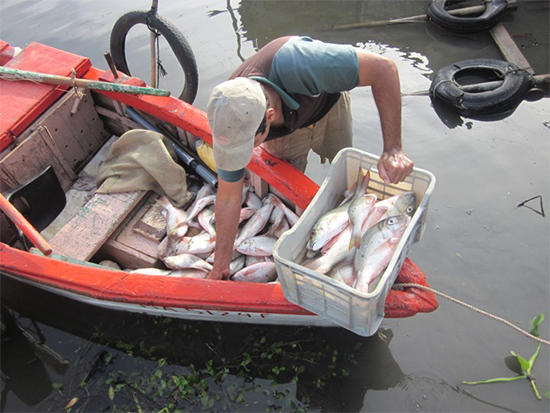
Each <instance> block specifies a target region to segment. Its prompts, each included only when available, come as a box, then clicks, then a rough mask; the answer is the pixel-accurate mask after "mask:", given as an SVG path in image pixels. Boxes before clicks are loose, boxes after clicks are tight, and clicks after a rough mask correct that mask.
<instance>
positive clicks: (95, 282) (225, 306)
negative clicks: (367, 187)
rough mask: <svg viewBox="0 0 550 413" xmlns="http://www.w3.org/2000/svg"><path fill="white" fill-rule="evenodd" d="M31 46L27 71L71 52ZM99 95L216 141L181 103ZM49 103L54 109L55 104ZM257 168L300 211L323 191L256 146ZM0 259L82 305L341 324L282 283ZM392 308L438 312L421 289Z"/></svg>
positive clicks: (9, 269) (414, 273) (9, 136)
mask: <svg viewBox="0 0 550 413" xmlns="http://www.w3.org/2000/svg"><path fill="white" fill-rule="evenodd" d="M4 44H5V43H4ZM1 45H2V43H1V42H0V46H1ZM4 49H5V47H4ZM31 49H32V50H30V51H29V56H30V54H31V53H35V56H34V59H32V58H30V57H29V56H27V58H26V60H25V59H23V60H22V61H26V62H27V64H25V65H24V66H25V67H24V68H25V69H27V70H37V67H36V65H39V61H40V60H41V59H38V57H40V56H36V54H41V53H42V54H43V53H48V54H50V56H48V61H52V60H54V61H55V58H56V54H57V53H63V54H66V52H61V51H56V50H55V49H51V48H46V49H44V48H40V47H36V46H35V45H34V44H33V47H32V48H31ZM25 52H26V51H24V53H25ZM85 60H86V59H85ZM33 62H34V63H33ZM33 65H34V66H33ZM29 66H30V67H29ZM80 66H81V67H88V69H87V70H86V71H85V73H84V74H83V75H82V77H83V78H85V79H89V80H101V81H113V75H112V73H111V72H104V71H101V70H98V69H96V68H94V67H91V65H86V64H81V65H80ZM117 81H121V80H120V79H119V80H117ZM122 81H123V82H124V83H127V84H133V85H139V86H144V83H143V82H142V81H141V80H139V79H136V78H124V79H123V80H122ZM2 82H5V81H2ZM29 84H30V85H33V84H32V83H28V82H25V83H18V85H19V88H26V87H27V85H29ZM35 86H36V85H34V86H32V87H35ZM42 86H45V85H42ZM47 87H49V88H52V86H47ZM12 88H13V86H12ZM97 93H99V94H101V95H104V96H107V97H108V98H110V99H113V101H116V102H120V103H122V104H125V105H128V106H131V107H133V108H134V109H137V110H140V111H142V112H143V113H146V114H148V115H151V116H152V117H154V118H156V119H159V120H161V121H164V122H166V123H169V124H171V125H174V126H176V127H178V128H180V129H182V130H184V131H188V132H190V133H191V134H193V135H194V136H196V137H197V138H200V139H203V140H205V141H206V142H210V143H211V141H212V137H211V133H210V128H209V125H208V122H207V119H206V114H205V113H204V112H203V111H201V110H199V109H197V108H195V107H193V106H192V105H189V104H187V103H185V102H183V101H180V100H179V99H175V98H172V97H169V98H166V97H155V96H144V95H129V94H122V93H113V92H97ZM0 98H3V97H2V96H0ZM4 98H5V97H4ZM49 102H50V104H51V103H52V100H51V99H50V101H49ZM43 106H44V105H43ZM43 109H44V108H43ZM30 123H31V122H30V121H29V117H28V116H27V117H25V122H24V124H25V125H29V124H30ZM16 126H17V129H16V130H13V129H12V130H9V131H8V132H9V133H5V134H3V135H2V138H3V139H2V145H3V147H4V148H7V149H5V150H9V145H11V142H12V141H13V135H14V134H16V133H20V132H21V131H22V130H23V129H24V128H23V127H22V126H21V122H19V123H18V124H17V125H16ZM249 169H250V171H251V172H252V174H253V175H252V176H253V179H256V180H257V182H256V184H257V186H259V187H263V188H264V190H265V191H268V190H273V191H276V192H278V193H279V194H281V195H282V196H283V197H284V198H286V199H287V200H288V201H289V202H291V203H293V204H294V205H295V206H296V207H297V209H298V210H304V209H305V208H306V207H307V205H308V204H309V202H310V201H311V199H312V198H313V197H314V195H315V193H316V192H317V190H318V185H317V184H315V183H314V182H313V181H312V180H310V179H309V178H308V177H307V176H305V175H304V174H303V173H301V172H300V171H298V170H297V169H295V168H294V167H292V166H291V165H289V164H288V163H286V162H284V161H281V160H280V159H278V158H274V157H273V156H271V155H270V154H268V153H267V152H266V151H264V150H263V149H262V148H255V150H254V154H253V159H252V161H251V163H250V164H249ZM0 257H1V260H0V261H1V262H0V274H2V276H7V277H11V278H14V279H17V280H19V281H21V282H24V283H26V284H28V285H32V286H35V287H38V288H42V289H44V290H48V291H51V292H54V293H56V294H59V295H61V296H66V297H69V298H71V299H74V300H76V301H80V302H84V303H88V304H92V305H96V306H100V307H105V308H110V309H114V310H121V311H132V312H138V313H148V314H152V315H162V316H167V317H176V318H183V319H192V320H211V321H227V322H239V323H257V324H275V325H312V326H334V324H332V323H331V322H329V321H327V320H325V319H324V318H322V317H319V316H317V315H316V314H313V313H311V312H309V311H307V310H305V309H303V308H301V307H298V306H296V305H294V304H292V303H290V302H288V301H287V300H286V299H285V298H284V294H283V291H282V289H281V286H280V285H279V284H256V283H238V282H228V281H215V280H198V279H188V278H185V279H182V278H174V277H169V276H153V275H143V274H132V273H128V272H125V271H120V270H112V269H108V268H106V267H102V266H99V265H95V264H92V263H89V262H84V261H79V260H74V259H70V258H65V257H60V256H56V255H55V250H54V255H53V256H52V257H44V256H41V255H39V254H35V253H31V252H26V251H22V250H19V249H16V248H13V247H11V246H9V245H7V244H5V243H0ZM398 281H400V282H416V283H420V284H425V276H424V274H423V273H422V272H421V271H420V270H419V269H418V267H416V266H415V265H414V264H413V263H412V262H410V261H409V260H407V261H406V265H404V266H403V269H402V271H401V274H400V276H399V277H398ZM386 304H387V305H386V309H385V313H386V317H409V316H412V315H414V314H417V313H419V312H430V311H433V310H435V308H437V301H436V299H435V296H433V294H431V293H427V292H425V291H420V290H419V289H414V288H413V289H410V288H408V289H406V290H405V291H393V290H392V291H391V292H390V294H389V295H388V299H387V300H386Z"/></svg>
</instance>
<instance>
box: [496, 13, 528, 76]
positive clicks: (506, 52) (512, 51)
mask: <svg viewBox="0 0 550 413" xmlns="http://www.w3.org/2000/svg"><path fill="white" fill-rule="evenodd" d="M490 33H491V36H492V37H493V39H494V41H495V43H496V44H497V46H498V48H499V50H500V53H501V54H502V56H503V57H504V58H505V59H506V60H507V61H508V62H510V63H513V64H515V65H516V66H518V67H519V68H521V69H524V70H525V71H527V72H529V73H530V74H532V75H533V74H535V71H534V70H533V68H532V67H531V64H530V63H529V62H528V61H527V59H526V58H525V56H523V53H521V50H520V48H519V47H518V45H517V44H516V42H515V41H514V39H512V36H510V33H508V30H506V28H505V27H504V26H503V25H502V23H499V24H497V25H496V26H493V27H492V28H491V30H490Z"/></svg>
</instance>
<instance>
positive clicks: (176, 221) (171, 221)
mask: <svg viewBox="0 0 550 413" xmlns="http://www.w3.org/2000/svg"><path fill="white" fill-rule="evenodd" d="M160 204H161V206H162V208H163V211H162V214H163V215H164V217H165V218H166V233H167V234H168V236H169V237H172V238H180V237H183V236H184V235H185V233H186V232H187V229H188V227H187V221H188V220H189V214H187V212H185V211H183V210H181V209H179V208H176V207H175V206H174V205H172V203H171V202H170V200H169V199H168V198H167V197H166V196H161V197H160Z"/></svg>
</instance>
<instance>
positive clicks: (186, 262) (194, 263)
mask: <svg viewBox="0 0 550 413" xmlns="http://www.w3.org/2000/svg"><path fill="white" fill-rule="evenodd" d="M163 261H164V263H165V264H166V266H167V267H168V268H170V269H172V270H182V269H184V268H194V269H197V270H203V271H206V272H209V271H210V270H211V269H212V265H211V264H209V263H207V262H206V261H204V260H203V259H201V258H199V257H197V256H195V255H193V254H187V253H185V254H180V255H173V256H171V257H166V258H164V259H163Z"/></svg>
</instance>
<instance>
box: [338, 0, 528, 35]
mask: <svg viewBox="0 0 550 413" xmlns="http://www.w3.org/2000/svg"><path fill="white" fill-rule="evenodd" d="M517 7H518V6H517V0H509V1H508V9H509V10H515V9H517ZM484 11H485V6H484V5H479V6H470V7H463V8H460V9H452V10H447V12H448V13H449V14H450V15H452V16H458V17H461V16H471V15H474V14H481V13H483V12H484ZM427 20H428V15H427V14H419V15H417V16H411V17H403V18H401V19H390V20H377V21H370V22H361V23H350V24H341V25H336V26H333V27H332V29H333V30H347V29H358V28H362V27H375V26H385V25H388V24H402V23H422V22H425V21H427Z"/></svg>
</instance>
